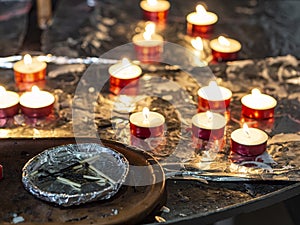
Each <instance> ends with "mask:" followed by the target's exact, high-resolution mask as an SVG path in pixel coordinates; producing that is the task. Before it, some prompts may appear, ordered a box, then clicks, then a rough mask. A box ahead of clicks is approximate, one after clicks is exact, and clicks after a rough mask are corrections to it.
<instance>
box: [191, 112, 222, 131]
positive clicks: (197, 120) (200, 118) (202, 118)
mask: <svg viewBox="0 0 300 225" xmlns="http://www.w3.org/2000/svg"><path fill="white" fill-rule="evenodd" d="M192 123H193V125H194V126H196V127H199V128H202V129H206V130H218V129H221V128H223V127H225V125H226V119H225V117H224V116H222V115H220V114H218V113H212V112H203V113H197V114H196V115H194V116H193V118H192Z"/></svg>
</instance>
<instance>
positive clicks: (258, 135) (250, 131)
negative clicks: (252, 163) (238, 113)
mask: <svg viewBox="0 0 300 225" xmlns="http://www.w3.org/2000/svg"><path fill="white" fill-rule="evenodd" d="M231 139H232V140H233V141H235V142H237V143H239V144H241V145H247V146H254V145H261V144H263V143H265V142H266V141H267V140H268V135H267V134H266V133H265V132H264V131H262V130H259V129H257V128H247V132H245V129H244V128H239V129H237V130H235V131H233V132H232V133H231Z"/></svg>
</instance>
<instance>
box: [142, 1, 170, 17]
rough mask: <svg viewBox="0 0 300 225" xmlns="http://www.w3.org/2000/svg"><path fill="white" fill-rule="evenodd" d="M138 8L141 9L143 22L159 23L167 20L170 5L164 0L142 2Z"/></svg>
mask: <svg viewBox="0 0 300 225" xmlns="http://www.w3.org/2000/svg"><path fill="white" fill-rule="evenodd" d="M140 7H141V8H142V9H143V17H144V20H148V21H154V22H159V21H165V20H166V19H167V16H168V12H169V8H170V3H169V2H168V1H166V0H144V1H141V3H140Z"/></svg>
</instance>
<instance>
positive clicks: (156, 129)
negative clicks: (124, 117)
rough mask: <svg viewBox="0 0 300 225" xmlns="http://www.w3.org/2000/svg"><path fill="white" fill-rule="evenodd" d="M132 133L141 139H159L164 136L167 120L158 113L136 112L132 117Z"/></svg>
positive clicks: (130, 118)
mask: <svg viewBox="0 0 300 225" xmlns="http://www.w3.org/2000/svg"><path fill="white" fill-rule="evenodd" d="M129 121H130V133H131V134H132V135H134V136H136V137H139V138H149V137H158V136H161V135H163V134H164V124H165V118H164V116H163V115H161V114H159V113H157V112H149V113H148V114H147V116H145V112H144V110H143V112H136V113H133V114H131V115H130V117H129Z"/></svg>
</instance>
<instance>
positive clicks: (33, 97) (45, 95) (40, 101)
mask: <svg viewBox="0 0 300 225" xmlns="http://www.w3.org/2000/svg"><path fill="white" fill-rule="evenodd" d="M54 101H55V98H54V96H53V95H52V94H51V93H49V92H47V91H40V90H39V89H38V88H37V87H36V86H33V87H32V91H31V92H25V93H24V94H22V95H21V97H20V104H21V105H22V106H24V107H27V108H33V109H37V108H43V107H46V106H49V105H51V104H53V103H54Z"/></svg>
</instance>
